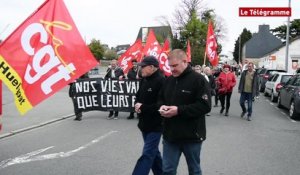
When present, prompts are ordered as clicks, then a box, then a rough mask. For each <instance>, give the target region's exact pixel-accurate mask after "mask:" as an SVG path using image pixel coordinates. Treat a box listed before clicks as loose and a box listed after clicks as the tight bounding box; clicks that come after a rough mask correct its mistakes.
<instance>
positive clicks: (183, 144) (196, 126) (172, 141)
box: [158, 49, 211, 175]
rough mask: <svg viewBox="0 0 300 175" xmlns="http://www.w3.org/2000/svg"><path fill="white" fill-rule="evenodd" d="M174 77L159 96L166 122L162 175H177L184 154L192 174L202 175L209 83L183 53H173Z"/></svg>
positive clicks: (169, 58) (179, 50)
mask: <svg viewBox="0 0 300 175" xmlns="http://www.w3.org/2000/svg"><path fill="white" fill-rule="evenodd" d="M168 61H169V66H170V68H171V71H172V75H171V76H170V77H168V78H167V79H166V82H165V83H164V86H163V88H162V89H161V92H160V95H159V101H158V104H159V105H161V107H160V109H159V111H160V114H161V116H163V117H164V119H163V174H176V171H177V166H178V163H179V159H180V156H181V154H182V153H183V154H184V156H185V158H186V162H187V165H188V171H189V174H193V175H201V174H202V173H201V168H200V152H201V146H202V142H203V141H204V140H205V139H206V125H205V114H207V113H209V112H210V110H211V102H210V101H211V97H210V92H209V86H208V82H207V81H206V79H205V78H204V76H203V75H201V74H199V73H197V72H195V71H194V70H192V68H191V66H190V65H189V64H188V62H187V55H186V53H185V52H184V51H183V50H181V49H175V50H173V51H171V52H170V54H169V57H168Z"/></svg>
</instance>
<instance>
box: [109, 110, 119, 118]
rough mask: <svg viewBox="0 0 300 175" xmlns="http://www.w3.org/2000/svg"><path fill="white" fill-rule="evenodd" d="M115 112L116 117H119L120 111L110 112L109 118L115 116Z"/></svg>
mask: <svg viewBox="0 0 300 175" xmlns="http://www.w3.org/2000/svg"><path fill="white" fill-rule="evenodd" d="M114 112H115V117H118V115H119V111H109V116H113V115H114Z"/></svg>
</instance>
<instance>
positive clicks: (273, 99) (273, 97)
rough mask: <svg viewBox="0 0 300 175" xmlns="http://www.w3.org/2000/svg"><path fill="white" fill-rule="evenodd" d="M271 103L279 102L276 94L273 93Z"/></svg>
mask: <svg viewBox="0 0 300 175" xmlns="http://www.w3.org/2000/svg"><path fill="white" fill-rule="evenodd" d="M271 102H277V97H275V96H274V93H273V92H272V93H271Z"/></svg>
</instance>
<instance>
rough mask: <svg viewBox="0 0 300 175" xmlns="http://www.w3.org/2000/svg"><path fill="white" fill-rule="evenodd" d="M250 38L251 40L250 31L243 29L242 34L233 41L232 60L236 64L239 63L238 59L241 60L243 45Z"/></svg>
mask: <svg viewBox="0 0 300 175" xmlns="http://www.w3.org/2000/svg"><path fill="white" fill-rule="evenodd" d="M240 38H241V39H240ZM251 38H252V33H251V32H250V30H247V29H246V28H244V29H243V32H242V33H241V34H240V36H239V37H238V38H237V40H236V41H235V44H234V52H233V59H234V60H235V61H236V62H237V63H240V62H241V60H240V59H241V58H242V48H243V46H244V44H245V43H246V42H247V41H248V40H249V39H251ZM240 42H241V43H240ZM240 47H241V49H240ZM239 51H240V53H239Z"/></svg>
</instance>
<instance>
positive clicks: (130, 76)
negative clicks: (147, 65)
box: [127, 60, 139, 120]
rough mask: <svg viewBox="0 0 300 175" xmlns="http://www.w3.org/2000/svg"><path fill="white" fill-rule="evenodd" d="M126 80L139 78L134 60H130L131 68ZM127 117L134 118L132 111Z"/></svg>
mask: <svg viewBox="0 0 300 175" xmlns="http://www.w3.org/2000/svg"><path fill="white" fill-rule="evenodd" d="M127 78H128V80H137V79H139V76H138V65H137V62H136V60H133V61H132V68H131V69H130V70H129V71H128V74H127ZM127 119H129V120H130V119H134V111H132V112H130V115H129V116H128V117H127Z"/></svg>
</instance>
